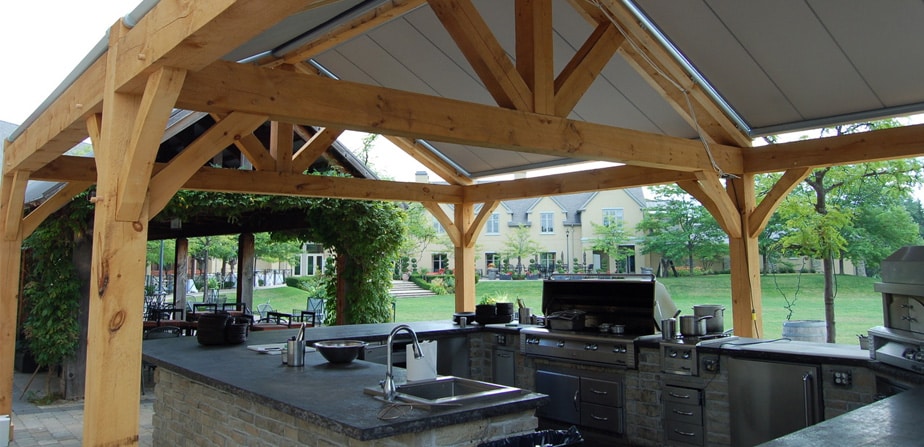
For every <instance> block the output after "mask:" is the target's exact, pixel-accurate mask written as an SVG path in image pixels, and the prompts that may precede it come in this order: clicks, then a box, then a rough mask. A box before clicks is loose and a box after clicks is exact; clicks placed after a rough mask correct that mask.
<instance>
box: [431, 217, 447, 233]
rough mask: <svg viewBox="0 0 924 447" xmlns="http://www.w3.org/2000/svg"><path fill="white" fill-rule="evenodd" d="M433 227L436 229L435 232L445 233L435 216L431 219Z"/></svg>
mask: <svg viewBox="0 0 924 447" xmlns="http://www.w3.org/2000/svg"><path fill="white" fill-rule="evenodd" d="M433 229H435V230H436V234H445V233H446V229H445V228H443V224H441V223H440V221H438V220H436V219H435V218H434V219H433Z"/></svg>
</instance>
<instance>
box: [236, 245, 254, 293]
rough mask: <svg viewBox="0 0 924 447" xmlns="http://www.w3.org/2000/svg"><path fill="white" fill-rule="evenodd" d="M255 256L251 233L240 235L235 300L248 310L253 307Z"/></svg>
mask: <svg viewBox="0 0 924 447" xmlns="http://www.w3.org/2000/svg"><path fill="white" fill-rule="evenodd" d="M256 262H257V255H256V252H255V249H254V237H253V233H241V235H240V236H238V239H237V299H238V301H240V302H242V303H244V304H246V305H247V307H249V308H250V309H255V308H254V305H253V269H254V267H255V266H256Z"/></svg>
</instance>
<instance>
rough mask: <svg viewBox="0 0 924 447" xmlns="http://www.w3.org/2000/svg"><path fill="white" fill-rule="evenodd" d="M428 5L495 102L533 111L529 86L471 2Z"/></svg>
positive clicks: (443, 1)
mask: <svg viewBox="0 0 924 447" xmlns="http://www.w3.org/2000/svg"><path fill="white" fill-rule="evenodd" d="M428 3H429V4H430V9H432V10H433V13H434V14H436V17H437V18H438V19H439V20H440V22H442V24H443V27H444V28H446V31H448V32H449V35H450V36H452V39H453V40H454V41H455V42H456V45H458V46H459V49H460V50H461V51H462V54H463V55H465V59H467V60H468V63H469V64H471V65H472V68H473V69H474V70H475V73H477V74H478V77H479V78H480V79H481V82H483V83H484V85H485V87H486V88H487V89H488V92H489V93H490V94H491V96H492V97H494V101H496V102H497V104H498V105H499V106H501V107H504V108H508V109H516V110H523V111H531V110H533V101H532V92H531V91H530V89H529V86H528V85H527V83H526V81H525V80H523V77H522V76H520V73H519V72H518V71H517V68H516V67H515V66H514V65H513V62H512V61H511V60H510V58H509V57H508V56H507V53H506V52H504V49H503V47H501V45H500V43H498V42H497V39H496V38H495V37H494V34H493V33H492V32H491V29H490V28H488V25H487V24H486V23H485V22H484V19H482V18H481V15H480V14H479V13H478V10H477V9H475V6H474V5H472V2H471V0H429V1H428ZM550 37H551V36H550Z"/></svg>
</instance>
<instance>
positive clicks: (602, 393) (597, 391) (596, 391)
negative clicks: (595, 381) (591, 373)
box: [590, 388, 610, 396]
mask: <svg viewBox="0 0 924 447" xmlns="http://www.w3.org/2000/svg"><path fill="white" fill-rule="evenodd" d="M590 392H591V393H594V394H597V395H601V396H606V395H607V394H610V393H608V392H606V391H600V390H598V389H594V388H591V389H590Z"/></svg>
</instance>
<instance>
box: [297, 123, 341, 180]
mask: <svg viewBox="0 0 924 447" xmlns="http://www.w3.org/2000/svg"><path fill="white" fill-rule="evenodd" d="M295 133H296V134H298V135H299V136H300V137H301V138H302V139H303V140H305V144H303V145H302V147H301V148H299V149H298V151H296V152H295V153H294V154H292V169H291V171H292V172H305V170H307V169H308V168H309V167H311V164H312V163H314V162H315V161H316V160H317V159H318V157H320V156H321V155H323V154H324V153H325V152H327V150H328V149H330V146H331V145H332V144H334V142H336V141H337V138H339V137H340V135H341V134H343V129H335V128H333V127H324V128H322V129H318V131H317V132H315V134H314V135H312V134H311V133H310V132H308V129H306V128H305V127H304V126H295Z"/></svg>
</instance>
